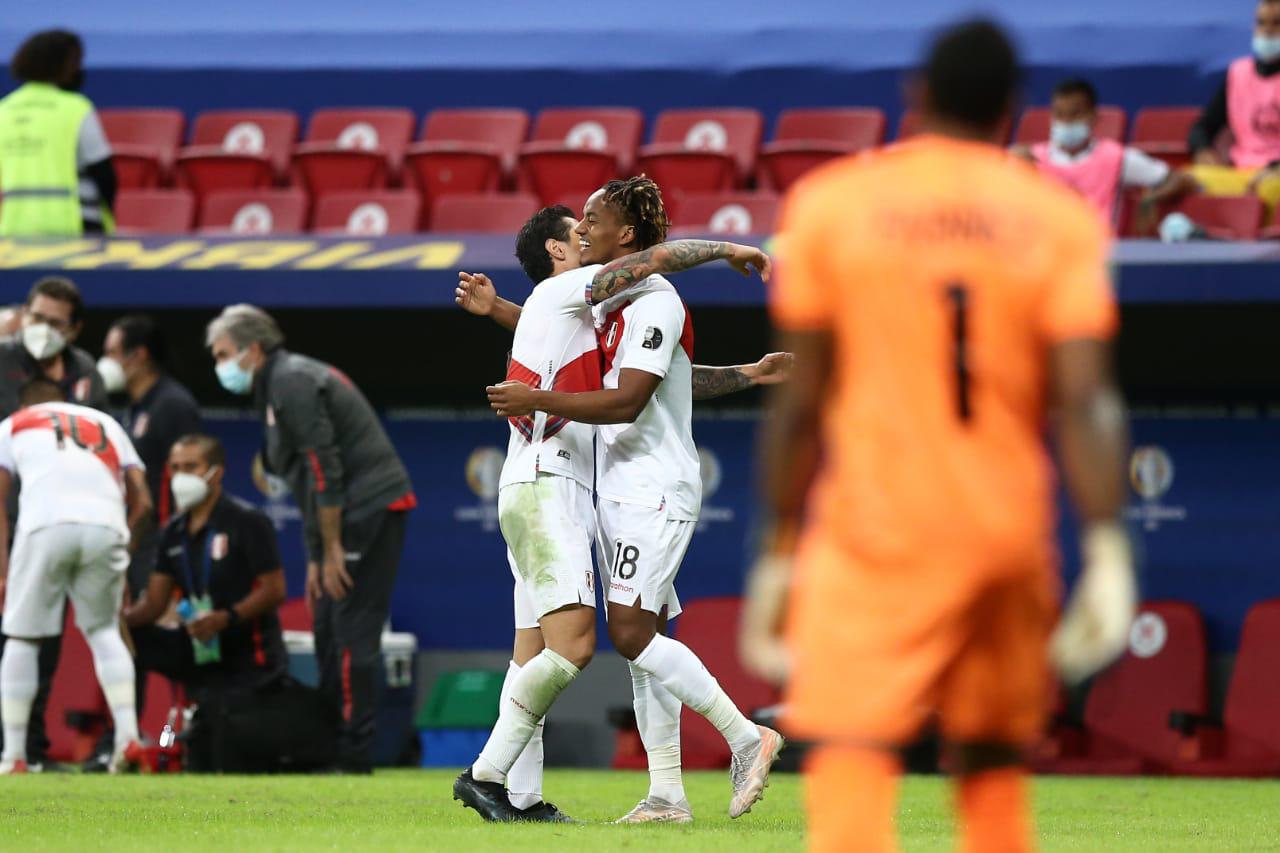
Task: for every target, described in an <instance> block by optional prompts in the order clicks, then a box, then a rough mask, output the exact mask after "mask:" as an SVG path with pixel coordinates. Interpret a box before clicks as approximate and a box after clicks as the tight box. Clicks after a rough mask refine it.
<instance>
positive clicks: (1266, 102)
mask: <svg viewBox="0 0 1280 853" xmlns="http://www.w3.org/2000/svg"><path fill="white" fill-rule="evenodd" d="M1252 47H1253V50H1252V53H1251V55H1249V56H1242V57H1240V58H1239V59H1237V60H1235V61H1234V62H1232V63H1231V65H1230V66H1228V68H1227V77H1226V79H1225V80H1224V81H1223V82H1222V86H1221V87H1220V88H1219V89H1218V92H1217V94H1215V95H1214V96H1213V99H1212V100H1211V101H1209V103H1208V105H1207V106H1206V107H1205V109H1204V112H1203V113H1201V115H1200V120H1199V121H1197V122H1196V123H1195V125H1194V126H1192V128H1191V133H1190V135H1189V136H1188V138H1187V145H1188V147H1190V149H1191V153H1192V155H1193V156H1194V158H1195V163H1196V165H1195V166H1194V167H1193V168H1192V174H1194V175H1195V177H1196V180H1198V181H1199V182H1200V184H1201V185H1202V186H1203V187H1204V189H1205V192H1208V193H1212V194H1214V195H1240V194H1242V193H1252V194H1255V195H1257V196H1258V197H1259V198H1260V199H1262V201H1263V202H1264V203H1266V205H1267V208H1268V210H1270V211H1271V212H1272V213H1274V211H1275V208H1276V204H1277V203H1278V202H1280V0H1261V1H1260V2H1259V3H1258V5H1257V7H1256V8H1255V9H1254V27H1253V44H1252ZM1227 127H1229V128H1230V129H1231V134H1232V136H1233V137H1234V140H1233V142H1232V144H1231V149H1230V152H1229V158H1228V159H1227V160H1224V159H1223V157H1222V156H1221V155H1220V154H1219V153H1218V150H1217V148H1216V147H1215V145H1214V143H1215V142H1216V140H1217V138H1218V134H1219V133H1221V132H1222V130H1223V128H1227Z"/></svg>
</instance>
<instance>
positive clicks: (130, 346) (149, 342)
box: [111, 314, 169, 365]
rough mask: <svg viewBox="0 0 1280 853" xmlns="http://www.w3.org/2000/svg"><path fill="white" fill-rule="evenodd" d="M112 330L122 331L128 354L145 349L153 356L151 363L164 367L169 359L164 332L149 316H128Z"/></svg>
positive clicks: (114, 325) (115, 323) (115, 324)
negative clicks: (138, 349)
mask: <svg viewBox="0 0 1280 853" xmlns="http://www.w3.org/2000/svg"><path fill="white" fill-rule="evenodd" d="M111 328H113V329H119V330H120V337H121V338H123V339H124V340H123V343H124V349H125V351H126V352H128V351H132V350H135V349H137V348H138V347H143V348H144V349H146V351H147V354H148V355H150V356H151V361H152V363H154V364H157V365H163V364H165V363H166V362H167V361H168V358H169V346H168V344H167V343H166V341H165V337H164V332H162V331H160V327H159V326H158V325H156V321H155V320H153V319H152V318H151V317H150V316H149V315H147V314H128V315H126V316H124V317H121V318H120V319H119V320H116V321H115V322H114V323H112V324H111Z"/></svg>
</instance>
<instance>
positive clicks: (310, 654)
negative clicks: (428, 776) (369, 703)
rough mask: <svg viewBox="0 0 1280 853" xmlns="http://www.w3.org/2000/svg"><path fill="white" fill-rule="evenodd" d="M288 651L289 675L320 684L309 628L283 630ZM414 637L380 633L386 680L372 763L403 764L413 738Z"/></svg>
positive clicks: (382, 687) (379, 710)
mask: <svg viewBox="0 0 1280 853" xmlns="http://www.w3.org/2000/svg"><path fill="white" fill-rule="evenodd" d="M284 645H285V649H287V650H288V652H289V674H290V675H292V676H293V677H294V678H296V679H298V680H299V681H301V682H302V683H303V684H309V685H311V686H312V687H318V686H319V685H320V665H319V663H318V662H317V661H316V641H315V635H314V634H312V633H311V632H310V631H285V632H284ZM417 652H418V638H417V637H415V636H414V635H413V634H405V633H395V632H391V631H387V632H385V633H383V635H382V661H383V664H384V667H385V671H386V679H385V680H384V681H383V682H382V684H381V690H380V691H379V696H378V716H377V730H376V732H377V733H376V734H375V735H374V741H373V763H374V764H376V765H378V766H379V767H391V766H394V765H397V764H402V763H404V760H405V757H406V755H407V753H408V750H409V748H410V747H411V746H412V737H413V734H412V732H413V703H414V698H415V690H414V686H413V675H414V657H415V655H416V654H417Z"/></svg>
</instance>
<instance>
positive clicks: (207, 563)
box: [182, 527, 218, 598]
mask: <svg viewBox="0 0 1280 853" xmlns="http://www.w3.org/2000/svg"><path fill="white" fill-rule="evenodd" d="M217 535H218V531H216V530H214V529H213V528H212V527H207V528H206V533H205V539H204V573H203V578H202V580H203V581H204V582H203V583H202V584H201V586H200V594H201V595H208V594H209V575H210V573H211V572H212V571H213V539H214V537H215V536H217ZM182 568H183V570H184V571H185V573H186V575H187V597H188V598H189V597H191V596H193V595H195V594H196V588H195V578H194V577H193V576H192V574H191V554H190V552H189V550H188V548H187V543H186V542H183V543H182Z"/></svg>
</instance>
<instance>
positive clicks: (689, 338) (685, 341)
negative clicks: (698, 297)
mask: <svg viewBox="0 0 1280 853" xmlns="http://www.w3.org/2000/svg"><path fill="white" fill-rule="evenodd" d="M680 304H681V305H683V306H684V328H683V329H681V330H680V348H681V349H683V350H684V354H685V355H687V356H689V361H691V362H692V361H693V314H691V313H690V312H689V303H687V302H685V301H684V300H683V299H681V300H680Z"/></svg>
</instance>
